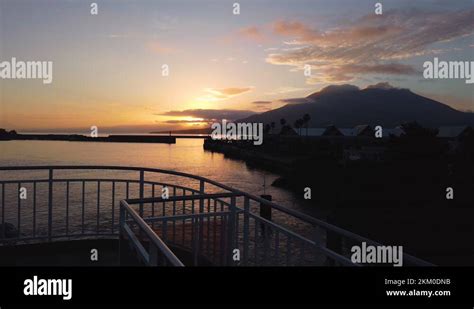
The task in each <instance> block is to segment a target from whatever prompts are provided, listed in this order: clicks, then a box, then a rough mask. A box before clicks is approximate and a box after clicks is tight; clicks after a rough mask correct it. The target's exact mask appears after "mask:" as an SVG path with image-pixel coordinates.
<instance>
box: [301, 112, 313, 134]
mask: <svg viewBox="0 0 474 309" xmlns="http://www.w3.org/2000/svg"><path fill="white" fill-rule="evenodd" d="M310 120H311V116H310V115H309V114H304V116H303V124H304V126H305V127H306V136H308V124H309V121H310Z"/></svg>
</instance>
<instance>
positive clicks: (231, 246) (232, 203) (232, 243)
mask: <svg viewBox="0 0 474 309" xmlns="http://www.w3.org/2000/svg"><path fill="white" fill-rule="evenodd" d="M235 223H236V206H235V196H232V197H231V198H230V217H229V232H228V233H229V235H228V244H229V245H228V250H229V252H228V254H227V265H233V254H232V253H233V251H234V249H235Z"/></svg>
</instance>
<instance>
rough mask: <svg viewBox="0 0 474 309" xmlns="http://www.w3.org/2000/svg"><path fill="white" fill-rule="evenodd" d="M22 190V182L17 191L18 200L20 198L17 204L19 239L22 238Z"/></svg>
mask: <svg viewBox="0 0 474 309" xmlns="http://www.w3.org/2000/svg"><path fill="white" fill-rule="evenodd" d="M20 189H21V182H19V183H18V189H17V192H16V193H17V198H18V204H17V206H18V218H17V220H18V223H17V224H18V228H17V230H18V238H20V235H21V209H20V208H21V198H20Z"/></svg>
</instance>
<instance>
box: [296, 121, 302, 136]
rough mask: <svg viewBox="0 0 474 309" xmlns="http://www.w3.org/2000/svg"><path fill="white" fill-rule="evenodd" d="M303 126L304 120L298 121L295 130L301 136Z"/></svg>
mask: <svg viewBox="0 0 474 309" xmlns="http://www.w3.org/2000/svg"><path fill="white" fill-rule="evenodd" d="M302 126H303V119H296V121H295V128H296V129H298V134H299V135H301V127H302Z"/></svg>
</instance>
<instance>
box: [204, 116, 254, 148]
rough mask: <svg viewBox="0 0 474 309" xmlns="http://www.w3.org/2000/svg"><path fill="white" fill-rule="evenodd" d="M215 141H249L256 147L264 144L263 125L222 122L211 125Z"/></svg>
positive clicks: (212, 136)
mask: <svg viewBox="0 0 474 309" xmlns="http://www.w3.org/2000/svg"><path fill="white" fill-rule="evenodd" d="M211 129H212V133H211V138H212V139H213V140H220V139H222V140H248V141H253V144H254V145H262V143H263V123H245V122H239V123H235V122H227V120H225V119H224V120H222V123H220V122H214V123H213V124H212V125H211Z"/></svg>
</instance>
